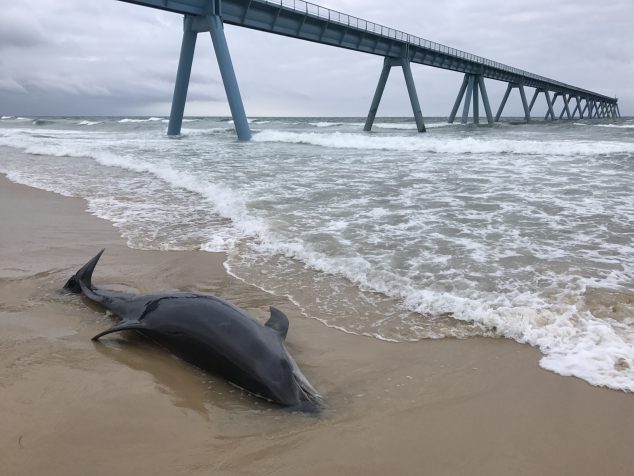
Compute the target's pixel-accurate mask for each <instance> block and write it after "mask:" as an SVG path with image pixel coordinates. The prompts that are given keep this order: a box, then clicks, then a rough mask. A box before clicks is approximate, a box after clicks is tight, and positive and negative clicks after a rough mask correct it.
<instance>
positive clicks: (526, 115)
mask: <svg viewBox="0 0 634 476" xmlns="http://www.w3.org/2000/svg"><path fill="white" fill-rule="evenodd" d="M517 87H518V88H519V90H520V96H521V98H522V106H524V119H525V120H526V122H531V112H530V109H529V108H528V102H526V92H525V91H524V85H523V84H519V85H518V86H517Z"/></svg>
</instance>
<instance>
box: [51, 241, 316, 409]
mask: <svg viewBox="0 0 634 476" xmlns="http://www.w3.org/2000/svg"><path fill="white" fill-rule="evenodd" d="M103 251H104V250H101V251H100V252H99V254H97V256H95V257H94V258H93V259H92V260H90V261H89V262H88V263H86V264H85V265H84V266H83V267H82V268H81V269H80V270H79V271H77V273H75V275H74V276H73V277H71V278H70V279H69V280H68V282H67V283H66V285H65V286H64V289H66V290H68V291H70V292H73V293H76V294H80V293H83V294H84V295H85V296H86V297H87V298H88V299H90V300H91V301H94V302H96V303H98V304H100V305H102V306H103V307H105V308H106V309H108V310H110V311H111V312H113V313H114V314H116V315H117V316H119V317H120V318H121V322H119V323H118V324H116V325H114V326H113V327H111V328H110V329H108V330H106V331H104V332H101V333H99V334H97V335H96V336H95V337H93V340H97V339H99V338H100V337H102V336H104V335H106V334H110V333H112V332H118V331H126V330H135V331H137V332H140V333H141V334H143V335H145V336H147V337H149V338H150V339H152V340H154V341H156V342H157V343H158V344H160V345H162V346H163V347H165V348H167V349H169V350H171V351H172V352H173V353H174V354H176V355H177V356H179V357H180V358H182V359H183V360H185V361H187V362H189V363H191V364H194V365H196V366H197V367H200V368H201V369H203V370H207V371H210V372H213V373H215V374H218V375H220V376H222V377H224V378H226V379H227V380H229V381H231V382H233V383H234V384H236V385H238V386H240V387H242V388H243V389H245V390H247V391H249V392H251V393H253V394H255V395H258V396H261V397H264V398H265V399H267V400H270V401H272V402H275V403H278V404H280V405H283V406H285V407H290V408H291V409H293V410H298V411H304V412H311V413H314V412H318V411H319V408H320V397H319V395H318V394H317V392H316V391H315V389H314V388H313V387H312V385H311V384H310V383H309V382H308V380H307V379H306V377H304V375H303V374H302V372H301V371H300V370H299V367H298V366H297V364H296V363H295V361H294V360H293V357H291V355H290V354H289V353H288V351H287V350H286V347H285V345H284V339H285V338H286V333H287V332H288V318H287V317H286V316H285V315H284V314H283V313H282V312H281V311H279V310H277V309H275V308H273V307H271V317H270V319H269V320H268V322H267V323H266V324H265V325H262V324H260V323H259V322H258V321H256V320H255V319H254V318H253V317H251V316H249V315H248V314H247V313H246V312H245V311H243V310H242V309H240V308H238V307H236V306H234V305H233V304H231V303H229V302H227V301H225V300H224V299H221V298H218V297H216V296H211V295H205V294H196V293H187V292H177V293H166V294H130V293H120V292H115V291H108V290H105V289H101V288H97V287H95V286H93V285H92V273H93V270H94V269H95V266H96V264H97V262H98V261H99V258H100V257H101V255H102V253H103Z"/></svg>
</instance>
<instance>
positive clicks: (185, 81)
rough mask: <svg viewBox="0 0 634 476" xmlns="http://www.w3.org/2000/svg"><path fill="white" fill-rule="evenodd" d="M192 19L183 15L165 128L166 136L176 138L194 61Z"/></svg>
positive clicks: (181, 122) (194, 36)
mask: <svg viewBox="0 0 634 476" xmlns="http://www.w3.org/2000/svg"><path fill="white" fill-rule="evenodd" d="M191 27H192V18H191V17H190V16H189V15H185V16H184V19H183V41H182V43H181V54H180V58H179V60H178V70H177V72H176V82H175V84H174V96H173V97H172V109H171V111H170V119H169V124H168V126H167V135H168V136H177V135H179V134H180V133H181V126H182V124H183V114H184V112H185V102H186V100H187V89H188V87H189V78H190V76H191V71H192V62H193V60H194V50H195V48H196V37H197V36H198V33H196V32H195V31H192V28H191Z"/></svg>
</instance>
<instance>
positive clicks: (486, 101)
mask: <svg viewBox="0 0 634 476" xmlns="http://www.w3.org/2000/svg"><path fill="white" fill-rule="evenodd" d="M478 83H479V84H480V92H481V93H482V103H483V104H484V111H485V112H486V115H487V122H488V123H489V125H491V124H493V114H491V105H490V104H489V95H488V94H487V88H486V87H485V86H484V78H483V77H482V76H480V75H478Z"/></svg>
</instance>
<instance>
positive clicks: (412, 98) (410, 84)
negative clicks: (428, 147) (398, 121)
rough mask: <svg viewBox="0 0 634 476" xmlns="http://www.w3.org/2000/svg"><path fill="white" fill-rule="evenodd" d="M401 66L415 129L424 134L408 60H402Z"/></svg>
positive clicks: (423, 124)
mask: <svg viewBox="0 0 634 476" xmlns="http://www.w3.org/2000/svg"><path fill="white" fill-rule="evenodd" d="M401 66H402V67H403V74H404V75H405V84H406V85H407V92H408V94H409V101H410V103H411V104H412V111H413V112H414V120H415V121H416V129H418V132H425V121H424V120H423V113H422V111H421V110H420V102H419V100H418V94H417V93H416V85H415V84H414V76H412V67H411V65H410V62H409V59H408V58H403V59H402V64H401Z"/></svg>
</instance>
